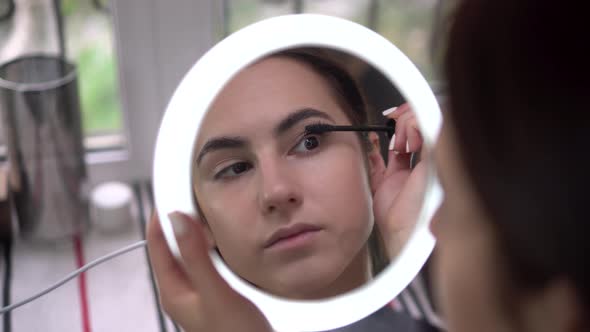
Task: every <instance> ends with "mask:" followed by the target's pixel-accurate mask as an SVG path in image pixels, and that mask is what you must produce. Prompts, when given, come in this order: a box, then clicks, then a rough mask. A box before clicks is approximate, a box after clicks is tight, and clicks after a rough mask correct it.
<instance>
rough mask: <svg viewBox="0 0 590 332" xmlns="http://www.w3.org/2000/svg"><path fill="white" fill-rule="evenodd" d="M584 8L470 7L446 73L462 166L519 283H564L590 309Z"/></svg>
mask: <svg viewBox="0 0 590 332" xmlns="http://www.w3.org/2000/svg"><path fill="white" fill-rule="evenodd" d="M582 3H583V2H579V3H577V2H565V3H556V2H549V1H537V0H528V1H522V0H520V1H515V0H488V1H484V0H472V1H464V2H462V3H460V4H459V6H458V7H457V9H456V12H455V14H454V16H453V21H452V23H451V29H450V35H449V39H448V44H447V46H446V47H447V52H446V56H445V60H444V71H445V76H446V79H447V81H448V87H449V103H450V104H449V109H448V114H447V115H448V120H450V124H451V128H453V130H454V132H455V137H456V141H457V145H458V149H459V154H460V158H461V162H462V164H463V165H464V166H465V168H466V171H467V173H468V174H467V176H468V178H469V181H470V182H471V183H472V184H473V186H474V188H475V190H476V193H477V195H478V196H479V199H480V200H481V202H482V204H483V207H484V209H485V212H486V214H487V215H488V216H489V217H490V219H491V220H492V221H493V223H494V226H495V227H494V228H495V230H497V233H498V237H499V239H500V241H501V242H502V243H501V244H500V245H501V247H502V248H503V255H504V257H505V260H506V262H507V266H508V270H509V273H510V274H511V277H512V278H513V279H514V282H516V283H517V285H518V287H519V288H520V289H523V290H527V289H528V290H534V289H537V288H540V287H543V286H544V285H547V283H548V282H550V281H552V280H556V279H558V278H565V279H567V280H568V281H570V282H571V283H572V284H573V285H574V287H575V288H576V290H577V291H578V294H579V298H580V300H581V301H582V302H583V303H585V304H586V305H590V269H589V267H590V263H589V262H590V260H589V259H588V258H587V257H586V255H587V254H588V253H590V240H589V239H588V226H587V225H588V221H589V219H590V218H589V211H588V207H589V206H590V201H589V197H590V196H589V195H588V190H589V189H590V181H589V178H590V176H589V174H588V172H590V157H589V155H588V152H589V150H590V149H589V144H590V125H589V123H590V122H589V121H588V120H589V119H588V115H587V114H588V112H589V111H590V107H589V105H590V102H589V101H588V96H589V95H590V93H589V92H590V91H589V88H590V84H589V83H588V80H589V79H590V54H589V52H588V47H587V45H586V44H587V43H588V36H587V32H588V27H587V23H586V22H587V19H588V18H587V10H585V9H582V8H581V4H582ZM576 7H580V8H576ZM587 308H590V306H587V307H586V309H587Z"/></svg>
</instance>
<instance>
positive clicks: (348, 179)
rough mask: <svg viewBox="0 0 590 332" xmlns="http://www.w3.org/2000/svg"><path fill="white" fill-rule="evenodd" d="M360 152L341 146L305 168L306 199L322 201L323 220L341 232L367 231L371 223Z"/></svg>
mask: <svg viewBox="0 0 590 332" xmlns="http://www.w3.org/2000/svg"><path fill="white" fill-rule="evenodd" d="M360 153H361V152H360V151H358V150H354V149H342V150H339V151H334V153H332V154H330V155H327V156H325V157H324V158H323V159H322V160H321V161H314V165H312V166H310V168H311V169H310V170H309V171H308V173H309V174H311V176H308V177H307V181H306V186H305V188H306V189H307V190H306V193H305V194H304V195H305V199H306V200H310V201H311V202H317V203H313V204H318V205H319V204H321V205H320V207H321V208H322V210H321V211H322V214H323V216H326V217H327V218H329V219H327V220H326V222H329V223H330V224H331V225H332V226H333V227H337V228H340V230H341V231H343V232H344V231H347V230H348V231H349V232H351V233H354V232H356V237H359V235H362V236H361V237H364V235H365V234H369V233H370V230H371V229H372V226H373V210H372V205H373V204H372V197H371V188H370V186H369V180H368V175H367V170H366V168H365V164H364V162H363V160H362V159H361V158H359V155H360Z"/></svg>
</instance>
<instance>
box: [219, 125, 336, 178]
mask: <svg viewBox="0 0 590 332" xmlns="http://www.w3.org/2000/svg"><path fill="white" fill-rule="evenodd" d="M317 124H322V123H321V122H318V123H317ZM327 134H328V133H327V132H324V133H320V134H310V133H308V132H307V131H306V130H304V131H303V133H302V134H301V135H300V138H299V139H298V140H297V143H296V144H295V145H294V146H293V147H292V148H291V149H290V150H289V151H290V152H291V151H293V150H294V149H295V148H296V147H298V146H299V145H300V144H301V143H303V141H304V140H305V139H307V138H309V137H317V138H318V140H319V144H318V147H316V148H314V149H312V150H309V151H307V152H301V153H302V154H310V153H313V152H315V150H316V149H318V148H321V144H322V139H323V138H324V137H325V136H326V135H327ZM239 164H248V168H247V169H246V170H245V171H243V172H241V173H239V174H236V175H230V176H224V174H226V173H227V172H228V171H230V170H231V169H232V168H233V167H235V166H236V165H239ZM251 168H252V166H251V165H250V164H249V163H248V162H245V161H239V162H236V163H233V164H231V165H229V166H227V167H224V168H223V169H222V170H220V171H219V172H217V173H215V175H214V176H213V178H214V179H215V180H226V179H231V178H235V177H238V176H240V175H241V174H243V173H246V172H248V171H249V170H250V169H251Z"/></svg>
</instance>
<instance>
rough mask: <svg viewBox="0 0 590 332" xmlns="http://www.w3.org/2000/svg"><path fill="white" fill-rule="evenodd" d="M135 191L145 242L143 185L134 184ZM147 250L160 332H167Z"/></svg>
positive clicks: (140, 226) (147, 254) (142, 235)
mask: <svg viewBox="0 0 590 332" xmlns="http://www.w3.org/2000/svg"><path fill="white" fill-rule="evenodd" d="M133 191H134V192H135V197H136V199H137V205H138V206H139V209H138V210H139V211H138V212H139V218H138V219H139V228H140V229H141V237H142V239H143V240H145V239H146V231H145V229H146V224H147V221H146V219H147V218H149V216H146V215H145V213H144V209H143V207H144V205H145V204H146V202H144V200H143V199H142V198H141V184H140V183H134V184H133ZM144 250H145V255H146V258H147V263H148V270H149V275H150V285H151V286H152V293H153V294H154V302H155V304H156V315H157V316H158V323H159V325H160V331H161V332H167V331H168V329H167V328H166V320H165V318H164V313H163V310H162V306H161V304H160V300H159V298H158V297H159V296H158V287H157V286H156V278H155V277H154V269H153V267H152V263H151V261H150V259H149V252H148V250H147V247H146V248H145V249H144Z"/></svg>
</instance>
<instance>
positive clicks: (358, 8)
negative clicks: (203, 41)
mask: <svg viewBox="0 0 590 332" xmlns="http://www.w3.org/2000/svg"><path fill="white" fill-rule="evenodd" d="M439 3H440V1H439V0H348V1H340V0H224V4H225V6H224V10H225V14H224V18H225V23H224V27H225V28H224V32H225V34H227V33H231V32H233V31H236V30H238V29H239V28H242V27H244V26H246V25H248V24H250V23H253V22H255V21H258V20H261V19H264V18H267V17H272V16H277V15H282V14H289V13H297V12H304V13H317V14H326V15H332V16H338V17H342V18H346V19H348V20H351V21H355V22H357V23H359V24H362V25H364V26H366V27H369V28H371V29H373V30H374V31H376V32H378V33H379V34H381V35H383V36H384V37H385V38H387V39H389V40H390V41H391V42H393V43H394V44H395V45H396V46H397V47H399V48H400V49H401V50H402V52H404V53H405V54H406V55H407V56H408V57H409V58H410V59H411V60H412V62H414V64H415V65H416V66H417V67H418V69H419V70H420V71H421V73H422V75H424V77H426V79H427V80H429V81H430V82H431V83H433V84H434V83H435V81H437V72H436V70H435V68H434V65H433V61H432V58H431V44H432V41H433V40H432V31H433V28H434V26H433V23H434V22H436V19H437V16H436V14H437V12H438V7H437V6H438V5H439Z"/></svg>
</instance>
